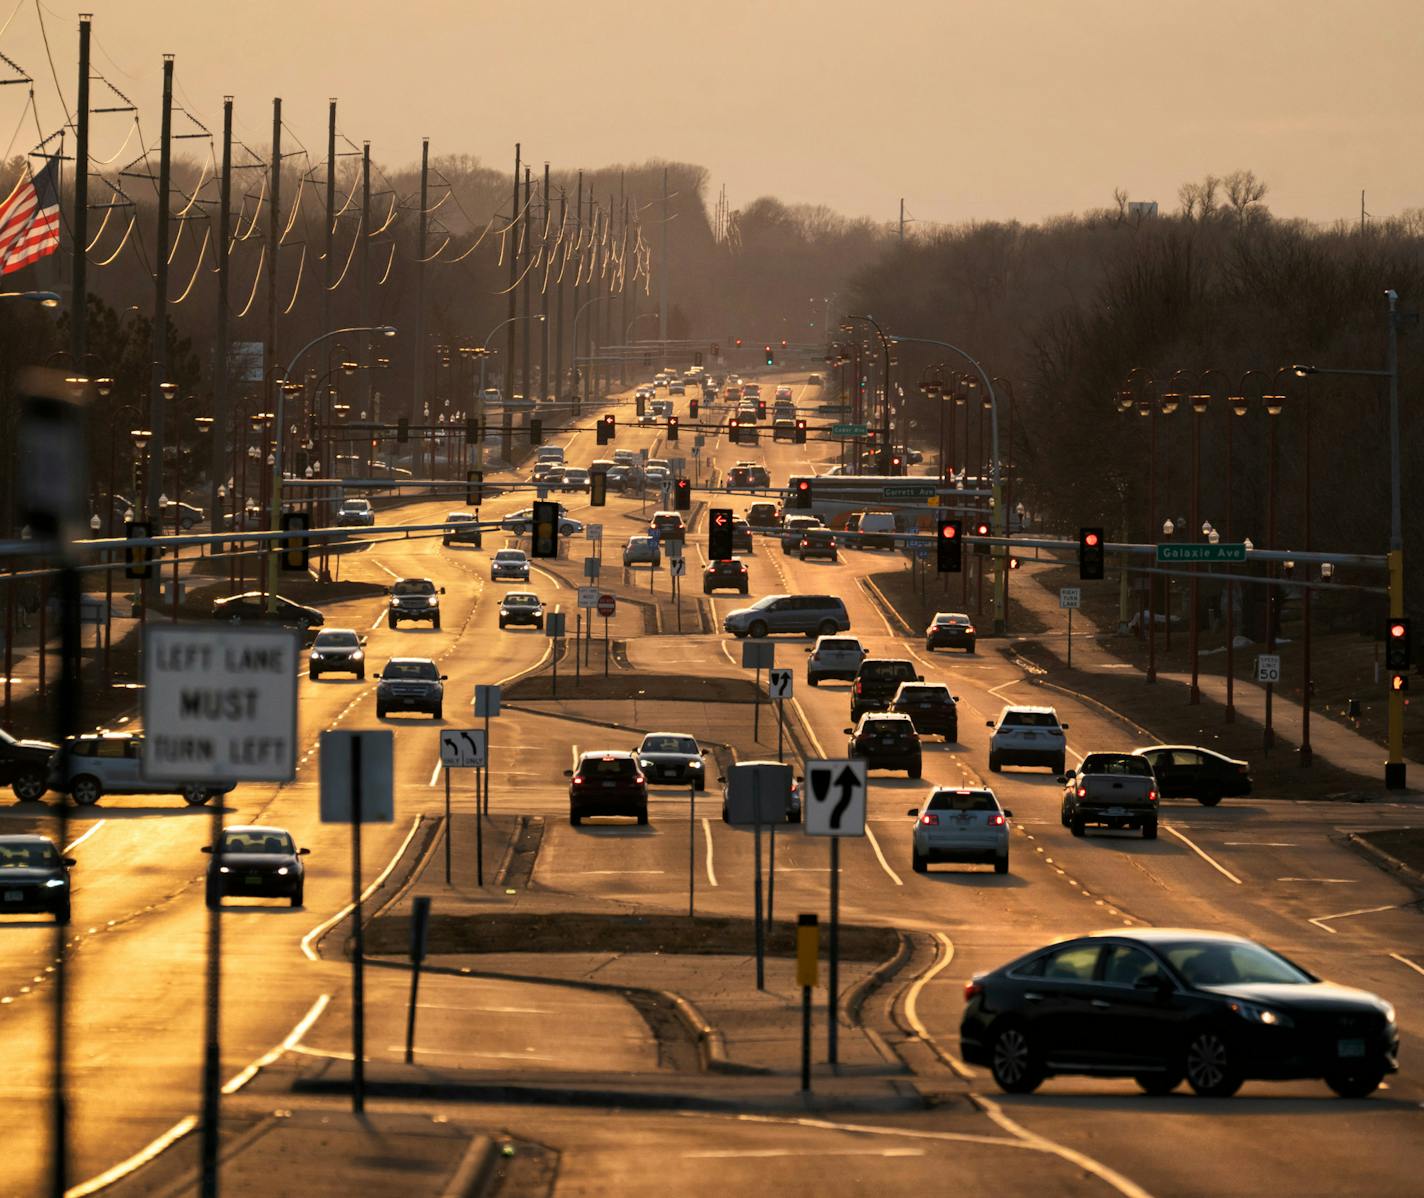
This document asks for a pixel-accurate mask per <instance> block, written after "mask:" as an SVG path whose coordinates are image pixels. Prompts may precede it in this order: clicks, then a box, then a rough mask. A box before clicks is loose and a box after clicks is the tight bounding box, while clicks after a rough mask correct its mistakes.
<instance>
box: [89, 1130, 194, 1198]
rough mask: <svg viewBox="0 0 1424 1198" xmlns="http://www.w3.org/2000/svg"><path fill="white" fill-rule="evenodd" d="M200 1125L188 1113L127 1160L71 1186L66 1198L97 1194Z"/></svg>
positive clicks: (164, 1150) (139, 1167) (153, 1158)
mask: <svg viewBox="0 0 1424 1198" xmlns="http://www.w3.org/2000/svg"><path fill="white" fill-rule="evenodd" d="M197 1126H198V1117H197V1116H196V1115H186V1116H184V1117H183V1118H182V1119H179V1120H178V1122H177V1123H175V1124H174V1125H173V1126H172V1127H170V1128H169V1129H168V1130H167V1131H166V1132H164V1133H163V1134H162V1135H161V1136H159V1137H158V1138H157V1139H156V1140H151V1141H150V1142H149V1143H148V1144H146V1145H144V1146H143V1147H142V1148H140V1149H139V1150H138V1151H137V1152H135V1153H134V1154H133V1156H131V1157H129V1158H128V1159H127V1160H123V1161H120V1162H119V1163H118V1164H117V1165H115V1166H114V1167H113V1168H112V1169H106V1170H104V1172H102V1173H100V1174H99V1175H98V1176H97V1177H91V1178H90V1179H89V1180H88V1181H81V1182H80V1183H79V1184H78V1185H77V1186H70V1187H69V1189H67V1190H65V1191H64V1198H87V1195H89V1194H97V1193H98V1192H99V1191H100V1190H104V1189H107V1188H108V1187H109V1186H111V1185H113V1184H114V1183H115V1182H116V1181H122V1180H123V1179H124V1178H125V1177H127V1176H128V1175H129V1174H131V1173H133V1172H135V1171H136V1170H138V1169H141V1168H143V1166H144V1165H146V1164H148V1163H149V1161H152V1160H155V1159H156V1158H157V1157H159V1156H161V1155H162V1154H163V1153H164V1152H166V1151H168V1149H169V1148H171V1147H172V1146H173V1145H174V1144H176V1143H177V1142H178V1141H179V1140H181V1139H182V1138H183V1137H184V1136H186V1135H187V1134H188V1133H189V1132H190V1131H193V1130H194V1129H195V1128H196V1127H197Z"/></svg>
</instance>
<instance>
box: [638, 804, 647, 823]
mask: <svg viewBox="0 0 1424 1198" xmlns="http://www.w3.org/2000/svg"><path fill="white" fill-rule="evenodd" d="M638 826H639V827H640V828H645V827H647V826H648V809H647V808H646V807H644V808H643V810H641V811H640V812H638Z"/></svg>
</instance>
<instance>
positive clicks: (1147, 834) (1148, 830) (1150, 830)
mask: <svg viewBox="0 0 1424 1198" xmlns="http://www.w3.org/2000/svg"><path fill="white" fill-rule="evenodd" d="M1142 839H1143V840H1156V839H1157V821H1156V820H1155V819H1149V820H1146V821H1145V822H1144V823H1143V825H1142Z"/></svg>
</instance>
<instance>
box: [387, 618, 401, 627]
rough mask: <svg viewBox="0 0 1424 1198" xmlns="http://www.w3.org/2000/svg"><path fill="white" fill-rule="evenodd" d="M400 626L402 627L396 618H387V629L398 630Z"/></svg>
mask: <svg viewBox="0 0 1424 1198" xmlns="http://www.w3.org/2000/svg"><path fill="white" fill-rule="evenodd" d="M399 626H400V621H399V620H397V619H396V618H395V616H389V617H387V619H386V627H387V628H398V627H399Z"/></svg>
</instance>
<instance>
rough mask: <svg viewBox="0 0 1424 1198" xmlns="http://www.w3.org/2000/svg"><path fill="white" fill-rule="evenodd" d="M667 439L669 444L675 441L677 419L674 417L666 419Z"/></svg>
mask: <svg viewBox="0 0 1424 1198" xmlns="http://www.w3.org/2000/svg"><path fill="white" fill-rule="evenodd" d="M667 439H668V441H669V442H672V443H676V441H677V417H676V416H669V417H668V429H667Z"/></svg>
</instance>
